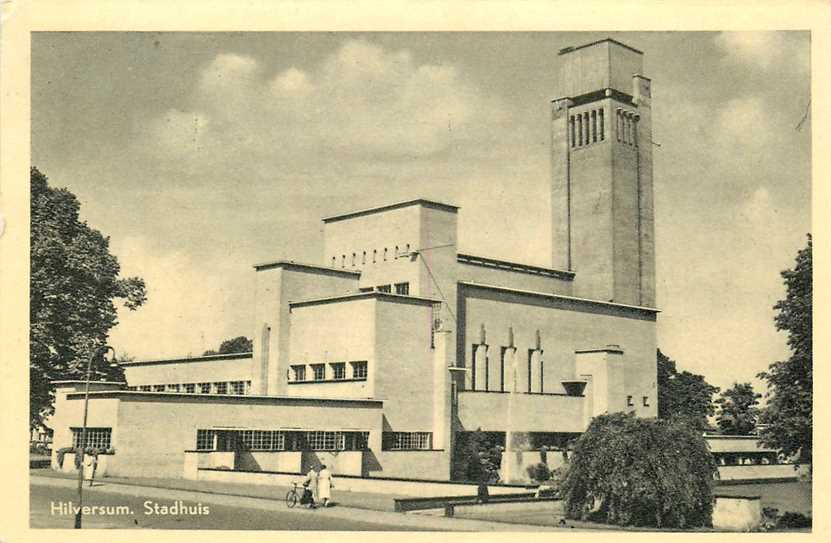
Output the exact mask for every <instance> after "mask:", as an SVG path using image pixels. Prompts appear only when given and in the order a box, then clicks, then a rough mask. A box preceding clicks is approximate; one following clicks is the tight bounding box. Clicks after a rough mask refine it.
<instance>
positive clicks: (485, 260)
mask: <svg viewBox="0 0 831 543" xmlns="http://www.w3.org/2000/svg"><path fill="white" fill-rule="evenodd" d="M456 260H457V261H458V262H461V263H462V264H470V265H473V266H482V267H484V268H494V269H498V270H504V271H513V272H519V273H527V274H531V275H542V276H545V277H553V278H555V279H563V280H565V281H571V280H573V279H574V272H572V271H564V270H555V269H554V268H543V267H541V266H531V265H530V264H519V263H517V262H509V261H507V260H497V259H495V258H489V257H484V256H474V255H469V254H462V253H458V254H457V255H456Z"/></svg>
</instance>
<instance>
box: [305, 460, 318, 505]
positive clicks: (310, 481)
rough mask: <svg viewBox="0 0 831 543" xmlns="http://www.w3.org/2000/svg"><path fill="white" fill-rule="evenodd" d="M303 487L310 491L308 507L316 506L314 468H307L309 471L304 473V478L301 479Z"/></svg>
mask: <svg viewBox="0 0 831 543" xmlns="http://www.w3.org/2000/svg"><path fill="white" fill-rule="evenodd" d="M303 488H304V489H307V490H308V491H309V492H311V496H309V509H314V508H315V507H317V500H318V497H317V472H316V471H315V469H314V468H309V473H307V474H306V480H305V481H303Z"/></svg>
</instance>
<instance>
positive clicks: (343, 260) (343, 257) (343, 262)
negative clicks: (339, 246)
mask: <svg viewBox="0 0 831 543" xmlns="http://www.w3.org/2000/svg"><path fill="white" fill-rule="evenodd" d="M340 267H341V268H345V267H346V255H340Z"/></svg>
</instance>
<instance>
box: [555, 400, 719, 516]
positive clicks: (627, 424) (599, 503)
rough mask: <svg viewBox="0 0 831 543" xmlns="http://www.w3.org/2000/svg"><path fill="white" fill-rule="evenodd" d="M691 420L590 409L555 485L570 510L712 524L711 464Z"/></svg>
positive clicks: (713, 470) (569, 512) (570, 513)
mask: <svg viewBox="0 0 831 543" xmlns="http://www.w3.org/2000/svg"><path fill="white" fill-rule="evenodd" d="M690 422H691V420H689V419H681V418H673V419H672V420H661V419H644V418H638V417H636V416H635V415H634V414H633V413H613V414H611V415H600V416H598V417H595V418H594V419H593V420H592V422H591V424H590V425H589V428H588V430H586V432H585V433H583V435H582V436H580V438H579V439H578V440H577V442H576V445H575V449H574V454H573V455H572V458H571V461H570V463H569V467H568V471H567V472H566V475H565V478H564V479H563V481H562V484H561V486H560V493H561V496H563V499H564V500H565V510H566V515H567V516H568V517H569V518H578V519H593V520H597V521H600V522H607V523H610V524H616V525H621V526H626V525H634V526H655V527H658V528H689V527H695V526H708V525H710V524H711V518H712V509H713V501H712V500H713V485H714V476H715V474H716V470H717V468H716V465H715V462H714V460H713V456H712V455H711V454H710V451H709V449H708V448H707V444H706V442H705V441H704V438H703V437H702V435H701V433H700V432H699V431H698V429H697V428H696V427H695V426H694V425H692V424H690Z"/></svg>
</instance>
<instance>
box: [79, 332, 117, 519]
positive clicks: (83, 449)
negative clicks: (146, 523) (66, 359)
mask: <svg viewBox="0 0 831 543" xmlns="http://www.w3.org/2000/svg"><path fill="white" fill-rule="evenodd" d="M107 351H113V355H115V351H114V350H113V348H112V347H109V346H103V347H98V348H95V349H93V350H92V352H91V353H90V355H89V360H87V375H86V386H85V387H84V424H83V426H82V427H81V438H80V440H79V442H78V444H79V447H78V449H80V452H76V453H75V455H76V461H77V463H78V509H77V511H76V513H75V528H76V529H77V528H80V527H81V518H82V515H83V513H82V511H83V508H84V453H85V452H86V448H87V414H88V413H89V380H90V374H91V373H92V360H93V359H94V358H95V357H96V355H98V354H104V353H106V352H107Z"/></svg>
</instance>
